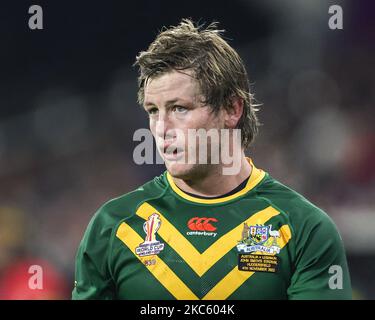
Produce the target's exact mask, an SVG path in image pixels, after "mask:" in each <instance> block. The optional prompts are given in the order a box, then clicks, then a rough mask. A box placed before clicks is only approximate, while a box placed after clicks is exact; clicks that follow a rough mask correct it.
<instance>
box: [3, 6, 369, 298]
mask: <svg viewBox="0 0 375 320" xmlns="http://www.w3.org/2000/svg"><path fill="white" fill-rule="evenodd" d="M33 4H37V5H40V6H41V7H42V9H43V27H44V28H43V30H30V29H29V27H28V19H29V17H30V16H31V15H30V14H28V9H29V7H30V6H31V5H33ZM332 4H339V5H341V6H342V8H343V12H344V29H343V30H331V29H329V27H328V19H329V17H330V15H329V14H328V8H329V6H330V5H332ZM374 9H375V5H374V3H373V2H372V1H370V0H368V1H339V0H337V1H327V0H304V1H298V0H293V1H292V0H283V1H277V0H275V1H271V0H267V1H261V0H255V1H253V0H248V1H246V0H232V1H226V2H222V3H221V2H218V1H204V2H203V1H195V0H192V1H183V2H177V1H169V0H167V1H145V0H139V1H127V2H125V1H80V2H78V1H64V2H62V1H60V2H57V1H33V2H31V1H13V2H11V1H9V0H8V1H4V2H2V4H1V6H0V36H1V44H0V48H1V50H0V75H1V77H0V297H1V298H3V299H19V298H21V299H22V298H26V299H27V298H30V299H34V298H47V299H56V298H60V299H68V298H69V297H70V291H71V289H72V286H73V278H74V276H73V272H74V256H75V253H76V249H77V247H78V245H79V241H80V239H81V237H82V235H83V232H84V230H85V228H86V226H87V224H88V222H89V220H90V218H91V216H92V214H93V213H94V212H95V211H96V209H97V208H98V207H100V206H101V205H102V204H103V202H105V201H107V200H108V199H111V198H113V197H116V196H119V195H121V194H124V193H126V192H129V191H131V190H133V189H134V188H136V187H137V186H139V185H141V184H143V183H144V182H146V181H148V180H150V179H151V178H153V177H154V176H155V175H158V174H160V173H161V172H162V171H163V170H164V166H162V165H143V166H141V167H140V166H138V165H136V164H135V163H134V161H133V149H134V147H135V146H136V145H137V142H134V141H133V133H134V131H135V130H137V129H139V128H146V127H147V117H146V114H145V113H144V112H143V111H142V110H141V108H139V106H138V105H137V103H136V92H137V84H136V77H137V70H136V69H135V68H134V67H132V64H133V63H134V60H135V56H136V55H137V53H138V52H139V51H141V50H145V49H146V48H147V47H148V45H149V44H150V42H151V41H152V40H153V39H154V38H155V36H156V35H157V33H158V30H160V29H161V28H162V27H163V26H169V25H175V24H177V23H178V22H179V21H180V20H181V18H185V17H191V18H193V19H194V20H195V21H199V22H201V23H204V22H206V23H209V22H212V21H218V22H219V23H220V24H219V26H220V28H222V29H225V30H226V33H225V36H226V37H227V39H228V41H229V43H230V44H231V45H232V46H233V47H234V48H235V49H236V50H238V52H239V53H240V55H241V57H242V58H243V60H244V61H245V64H246V67H247V70H248V72H249V76H250V80H251V82H252V89H253V91H254V93H255V97H256V98H257V100H258V102H260V103H262V106H261V111H260V112H259V117H260V120H261V122H262V123H263V126H262V127H261V130H260V134H259V136H258V138H257V140H256V142H255V144H254V145H253V146H252V147H251V148H250V150H249V152H248V154H249V156H251V157H252V158H253V160H254V162H255V164H256V165H257V166H258V167H260V168H262V169H264V170H266V171H268V172H269V173H270V174H271V175H272V176H273V177H275V178H277V179H279V180H280V181H281V182H283V183H285V184H287V185H289V186H290V187H292V188H294V189H296V190H297V191H299V192H300V193H302V194H303V195H305V196H306V197H307V198H308V199H310V200H312V201H313V202H314V203H315V204H317V205H318V206H320V207H321V208H323V209H324V210H325V211H326V212H327V213H328V214H329V215H330V216H331V217H332V219H333V220H334V221H335V222H336V224H337V226H338V228H339V230H340V233H341V235H342V237H343V240H344V243H345V247H346V249H347V255H348V260H349V267H350V270H351V277H352V284H353V295H354V297H355V298H356V299H374V298H375V277H374V276H373V271H374V270H375V232H374V230H375V214H374V210H375V188H374V187H375V129H374V123H375V121H374V120H375V111H374V102H375V75H374V66H375V64H374V53H375V50H374V43H375V42H374V41H373V39H374V35H375V22H374V21H375V19H374V18H375V13H374ZM32 264H38V265H42V266H43V270H44V273H45V281H44V287H45V289H44V290H30V289H28V286H27V282H28V279H29V277H30V274H28V273H27V270H28V267H29V266H30V265H32Z"/></svg>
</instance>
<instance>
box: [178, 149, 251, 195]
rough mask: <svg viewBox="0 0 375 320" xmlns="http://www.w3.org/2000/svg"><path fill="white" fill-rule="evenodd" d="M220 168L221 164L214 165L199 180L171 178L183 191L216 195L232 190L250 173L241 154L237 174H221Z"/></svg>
mask: <svg viewBox="0 0 375 320" xmlns="http://www.w3.org/2000/svg"><path fill="white" fill-rule="evenodd" d="M222 169H223V166H219V167H216V168H215V169H213V170H212V173H211V174H209V175H207V176H204V177H202V178H201V179H199V180H198V179H194V180H184V179H179V178H173V181H174V183H175V184H176V185H177V187H179V188H180V189H181V190H183V191H185V192H188V193H193V194H195V195H199V196H203V197H218V196H221V195H223V194H226V193H228V192H230V191H232V190H233V189H234V188H236V187H237V186H238V185H240V184H241V183H242V182H243V181H244V180H245V179H246V178H248V177H249V176H250V174H251V171H252V166H251V165H250V163H249V162H248V161H247V159H246V157H245V155H244V154H243V156H242V159H241V168H240V171H239V172H238V174H235V175H223V174H222Z"/></svg>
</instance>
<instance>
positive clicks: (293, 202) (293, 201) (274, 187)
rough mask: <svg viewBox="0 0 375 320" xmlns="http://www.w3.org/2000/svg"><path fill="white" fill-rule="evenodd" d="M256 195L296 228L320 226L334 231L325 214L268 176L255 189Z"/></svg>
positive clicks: (330, 220)
mask: <svg viewBox="0 0 375 320" xmlns="http://www.w3.org/2000/svg"><path fill="white" fill-rule="evenodd" d="M257 195H258V196H259V197H260V198H262V199H264V200H265V201H266V202H268V203H269V205H271V206H273V207H274V208H276V209H278V210H279V211H280V212H282V213H284V214H285V215H286V216H287V217H288V219H289V221H290V222H291V224H292V225H294V226H297V228H304V229H305V228H306V227H309V228H314V226H317V225H320V226H324V227H326V228H330V229H332V228H333V229H336V226H335V225H334V223H333V221H332V219H331V218H330V217H329V216H328V215H327V213H326V212H324V211H323V210H322V209H321V208H319V207H318V206H316V205H315V204H313V203H312V202H310V201H309V200H308V199H306V198H305V197H304V196H302V195H301V194H300V193H298V192H297V191H295V190H293V189H291V188H290V187H288V186H286V185H284V184H282V183H281V182H279V181H277V180H276V179H274V178H272V177H271V176H270V175H267V176H266V177H265V179H264V181H263V182H262V183H261V184H260V185H259V187H258V188H257Z"/></svg>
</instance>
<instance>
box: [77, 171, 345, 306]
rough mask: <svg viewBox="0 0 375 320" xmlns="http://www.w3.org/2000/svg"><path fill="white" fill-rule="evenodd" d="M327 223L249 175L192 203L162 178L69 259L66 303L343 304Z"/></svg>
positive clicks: (336, 247)
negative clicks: (237, 186) (72, 263)
mask: <svg viewBox="0 0 375 320" xmlns="http://www.w3.org/2000/svg"><path fill="white" fill-rule="evenodd" d="M350 298H351V285H350V278H349V272H348V267H347V262H346V257H345V251H344V248H343V244H342V240H341V238H340V235H339V233H338V231H337V229H336V227H335V225H334V223H333V222H332V220H331V219H330V218H329V217H328V216H327V215H326V214H325V213H324V212H323V211H322V210H320V209H319V208H317V207H316V206H314V205H313V204H311V203H310V202H309V201H307V200H306V199H305V198H303V197H302V196H301V195H299V194H298V193H296V192H295V191H293V190H291V189H289V188H288V187H286V186H284V185H282V184H281V183H279V182H278V181H276V180H275V179H273V178H272V177H271V176H270V175H269V174H268V173H266V172H264V171H262V170H260V169H257V168H256V167H255V166H253V170H252V173H251V176H250V178H249V180H248V182H247V184H246V186H245V187H244V188H243V189H242V190H240V191H238V192H236V193H235V194H232V195H230V196H226V197H222V198H215V199H201V198H197V197H194V196H192V195H188V194H186V193H184V192H183V191H181V190H180V189H179V188H178V187H177V186H176V185H175V184H174V182H173V180H172V178H171V176H170V175H169V174H168V173H167V172H166V173H164V174H163V175H161V176H160V177H157V178H155V179H154V180H152V181H150V182H148V183H146V184H145V185H144V186H142V187H140V188H139V189H137V190H135V191H133V192H131V193H129V194H126V195H124V196H122V197H119V198H116V199H114V200H111V201H109V202H107V203H106V204H104V205H103V207H101V208H100V209H99V210H98V212H97V213H96V214H95V215H94V217H93V218H92V220H91V222H90V224H89V226H88V228H87V230H86V233H85V235H84V237H83V240H82V242H81V244H80V247H79V249H78V253H77V258H76V281H75V288H74V290H73V299H150V300H152V299H157V300H162V299H186V300H188V299H211V300H212V299H215V300H217V299H350Z"/></svg>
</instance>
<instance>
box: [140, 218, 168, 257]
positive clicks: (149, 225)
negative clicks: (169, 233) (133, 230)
mask: <svg viewBox="0 0 375 320" xmlns="http://www.w3.org/2000/svg"><path fill="white" fill-rule="evenodd" d="M160 225H161V220H160V216H159V215H158V214H157V213H153V214H152V215H150V216H149V217H148V219H147V221H146V222H145V223H144V224H143V230H144V231H145V233H146V238H145V241H144V242H143V243H141V244H140V245H139V246H138V247H137V248H135V253H136V254H137V255H139V256H141V257H143V256H151V255H155V254H159V253H160V252H161V251H162V250H163V249H164V243H162V242H160V241H157V240H156V232H157V231H158V230H159V228H160Z"/></svg>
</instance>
